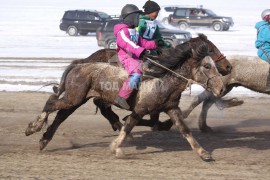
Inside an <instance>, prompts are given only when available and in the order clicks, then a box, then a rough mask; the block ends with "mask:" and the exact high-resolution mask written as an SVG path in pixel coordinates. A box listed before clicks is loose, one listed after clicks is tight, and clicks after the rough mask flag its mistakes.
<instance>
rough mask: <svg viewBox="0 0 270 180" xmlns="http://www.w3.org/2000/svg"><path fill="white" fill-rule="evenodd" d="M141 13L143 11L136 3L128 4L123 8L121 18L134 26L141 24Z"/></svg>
mask: <svg viewBox="0 0 270 180" xmlns="http://www.w3.org/2000/svg"><path fill="white" fill-rule="evenodd" d="M140 14H142V11H141V10H139V8H138V7H137V6H135V5H134V4H126V5H125V6H124V7H123V8H122V10H121V18H122V19H123V20H124V22H125V23H127V24H129V25H131V26H134V27H136V26H138V24H139V15H140Z"/></svg>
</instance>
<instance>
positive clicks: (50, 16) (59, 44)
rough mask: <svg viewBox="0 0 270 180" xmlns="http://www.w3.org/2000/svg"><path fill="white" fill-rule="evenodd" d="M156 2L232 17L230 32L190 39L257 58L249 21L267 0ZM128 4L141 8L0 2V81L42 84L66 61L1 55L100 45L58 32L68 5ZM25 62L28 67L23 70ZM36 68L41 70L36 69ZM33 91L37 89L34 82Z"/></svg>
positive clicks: (61, 52) (59, 0) (55, 53)
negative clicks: (202, 39) (58, 62)
mask: <svg viewBox="0 0 270 180" xmlns="http://www.w3.org/2000/svg"><path fill="white" fill-rule="evenodd" d="M156 2H157V3H158V4H160V6H163V5H183V6H186V5H188V6H191V5H192V6H197V5H203V6H204V7H205V8H208V9H211V10H212V11H214V12H215V13H216V14H218V15H222V16H230V17H232V18H233V20H234V23H235V24H234V26H233V27H232V28H231V29H230V30H229V31H225V32H215V31H213V30H211V29H207V28H197V29H189V30H188V31H190V32H191V33H192V36H193V37H195V36H197V33H204V34H205V35H207V36H208V39H209V40H211V41H212V42H213V43H214V44H215V45H216V46H217V47H218V48H219V49H220V51H221V52H223V53H224V54H225V55H249V56H256V48H255V46H254V41H255V39H256V30H255V28H254V25H255V23H256V22H257V21H260V20H261V18H260V14H261V12H262V11H263V10H264V9H265V8H267V7H269V8H270V1H267V0H256V1H255V0H249V1H246V0H237V1H236V0H226V1H225V0H223V1H218V0H215V1H214V0H203V1H202V0H201V1H199V0H188V1H187V0H181V1H179V0H166V1H164V0H163V1H161V0H156ZM128 3H131V4H135V5H137V6H138V7H139V8H142V6H143V4H144V3H145V0H138V1H131V0H125V1H113V0H99V1H92V0H76V1H74V0H46V1H40V0H8V1H3V0H2V2H1V6H0V35H1V40H0V81H8V82H10V81H11V80H12V81H15V82H16V81H18V79H20V81H40V82H42V83H45V82H48V81H47V80H48V79H50V80H52V79H53V80H56V81H57V80H59V79H60V76H61V73H62V71H63V69H64V67H65V66H66V65H67V64H68V62H69V61H67V62H64V65H62V67H58V69H57V70H55V69H54V68H53V67H52V66H51V67H48V64H50V63H48V62H47V63H45V62H44V63H41V65H40V64H39V65H37V64H38V62H37V61H35V60H34V61H33V62H32V64H31V65H29V66H27V65H25V63H26V62H21V63H16V62H15V63H14V62H13V63H12V64H10V63H8V62H6V61H5V60H3V59H5V58H6V57H8V58H11V57H16V58H46V59H50V58H52V59H53V58H67V59H78V58H85V57H88V56H89V55H90V54H92V53H93V52H95V51H97V50H98V49H100V48H102V47H98V45H97V42H96V37H95V34H89V35H88V36H77V37H70V36H68V35H67V34H66V33H65V32H64V31H61V30H60V29H59V24H60V20H61V18H62V16H63V14H64V12H65V11H66V10H72V9H96V10H99V11H104V12H106V13H108V14H111V15H113V14H119V13H120V12H121V8H122V7H123V6H124V5H125V4H128ZM1 59H2V60H1ZM26 66H27V67H28V69H24V67H26ZM31 67H32V68H31ZM38 68H39V70H40V71H39V70H37V69H38ZM46 71H47V72H46ZM39 72H43V73H44V74H43V75H42V79H41V78H40V79H33V77H39V76H40V75H39ZM24 73H26V74H24ZM48 74H50V75H48ZM7 79H8V80H7ZM22 79H23V80H22ZM14 84H16V83H13V85H10V83H9V84H4V85H3V83H0V91H3V90H8V91H13V90H24V89H27V88H29V87H27V88H26V87H25V88H24V87H23V83H22V84H21V85H20V86H19V87H18V85H14ZM31 88H33V86H31ZM33 89H38V86H35V87H34V88H33ZM49 90H50V89H49ZM49 90H48V91H49Z"/></svg>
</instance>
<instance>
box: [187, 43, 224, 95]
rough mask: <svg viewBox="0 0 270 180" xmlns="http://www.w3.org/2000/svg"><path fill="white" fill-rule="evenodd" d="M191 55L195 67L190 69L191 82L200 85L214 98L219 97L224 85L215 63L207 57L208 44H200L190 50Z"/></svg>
mask: <svg viewBox="0 0 270 180" xmlns="http://www.w3.org/2000/svg"><path fill="white" fill-rule="evenodd" d="M192 55H193V57H192V60H193V64H194V65H195V66H194V67H193V68H192V76H193V80H195V81H196V82H198V83H200V84H201V85H202V86H203V87H204V88H205V89H206V90H208V91H211V92H212V93H213V94H214V95H215V96H219V95H220V94H221V93H222V92H223V90H224V85H223V82H222V79H221V75H220V73H219V72H218V69H217V67H216V65H215V62H214V61H213V59H212V58H211V56H209V46H208V44H206V43H204V42H202V43H201V44H200V45H198V46H197V47H196V48H195V49H192Z"/></svg>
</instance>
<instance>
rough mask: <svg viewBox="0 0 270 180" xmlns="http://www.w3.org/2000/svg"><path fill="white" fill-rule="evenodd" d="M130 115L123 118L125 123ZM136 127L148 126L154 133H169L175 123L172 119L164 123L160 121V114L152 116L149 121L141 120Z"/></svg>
mask: <svg viewBox="0 0 270 180" xmlns="http://www.w3.org/2000/svg"><path fill="white" fill-rule="evenodd" d="M128 117H129V115H127V116H126V117H124V118H123V121H126V120H127V118H128ZM136 126H148V127H151V129H152V131H169V130H170V129H171V127H172V126H173V122H172V121H171V120H170V119H167V120H166V121H164V122H161V121H159V113H153V114H150V120H149V119H140V121H138V123H137V124H136Z"/></svg>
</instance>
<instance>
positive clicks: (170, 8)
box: [164, 7, 175, 12]
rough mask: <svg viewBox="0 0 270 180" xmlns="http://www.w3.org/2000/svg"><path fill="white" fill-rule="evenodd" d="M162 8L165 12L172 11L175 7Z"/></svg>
mask: <svg viewBox="0 0 270 180" xmlns="http://www.w3.org/2000/svg"><path fill="white" fill-rule="evenodd" d="M164 10H165V11H167V12H173V11H174V10H175V7H165V8H164Z"/></svg>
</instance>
